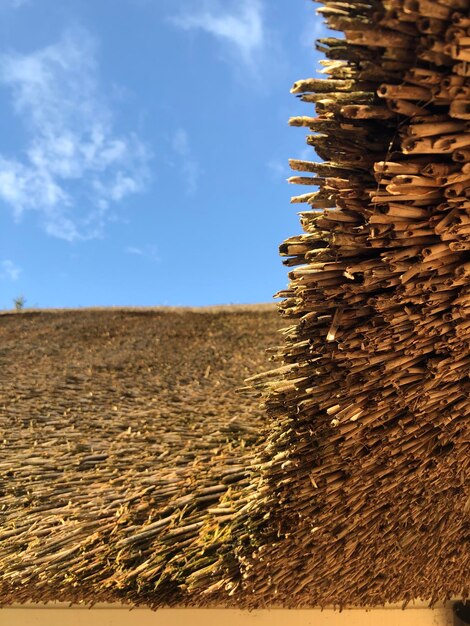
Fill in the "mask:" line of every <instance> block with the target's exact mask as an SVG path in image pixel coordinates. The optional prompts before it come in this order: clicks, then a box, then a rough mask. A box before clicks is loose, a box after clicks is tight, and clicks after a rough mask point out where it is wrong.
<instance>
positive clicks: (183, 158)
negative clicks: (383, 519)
mask: <svg viewBox="0 0 470 626" xmlns="http://www.w3.org/2000/svg"><path fill="white" fill-rule="evenodd" d="M171 143H172V148H173V151H174V152H175V154H176V156H177V157H178V159H179V161H180V162H181V171H182V174H183V178H184V183H185V186H186V192H187V194H188V195H193V194H194V193H196V191H197V185H198V179H199V174H200V167H199V163H198V162H197V161H196V159H194V157H193V156H192V152H191V147H190V145H189V137H188V133H187V132H186V131H185V129H184V128H178V129H177V131H176V132H175V134H174V135H173V138H172V142H171Z"/></svg>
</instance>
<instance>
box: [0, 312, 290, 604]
mask: <svg viewBox="0 0 470 626" xmlns="http://www.w3.org/2000/svg"><path fill="white" fill-rule="evenodd" d="M281 324H282V322H281V320H280V319H279V317H278V315H277V314H276V310H275V307H274V306H259V307H256V306H254V307H223V308H219V309H208V310H204V309H202V310H184V309H183V310H175V309H173V310H171V309H170V310H154V311H152V310H141V311H139V310H135V311H128V310H95V311H93V310H90V311H62V312H61V311H57V312H37V313H28V312H24V313H21V314H15V313H12V314H4V315H0V345H1V352H0V371H1V380H2V384H1V396H0V427H1V432H2V437H1V443H0V476H1V479H2V485H1V489H2V493H1V499H0V504H1V507H0V602H1V603H5V604H9V603H11V602H25V601H29V600H33V601H36V602H40V601H49V600H61V601H75V602H76V601H79V600H82V601H85V602H87V603H95V602H100V601H102V602H103V601H105V602H118V601H128V602H134V603H145V604H150V605H159V604H176V603H184V602H185V601H186V600H185V587H189V588H190V589H192V588H193V587H194V588H197V586H198V577H197V576H196V577H193V579H191V574H194V573H195V572H197V571H199V570H201V569H202V568H204V567H206V566H207V565H210V564H212V563H214V562H215V561H217V559H218V552H217V550H218V549H219V550H220V547H221V546H223V544H224V541H225V540H226V537H225V536H224V532H225V530H224V529H225V528H226V526H227V525H228V523H229V521H230V520H231V519H232V517H233V513H234V509H233V507H234V505H235V504H236V506H237V507H241V506H242V500H243V499H244V498H245V499H246V497H247V494H245V493H244V490H245V489H246V487H247V485H248V484H249V482H250V471H249V466H250V463H251V458H252V450H253V447H254V445H255V444H257V443H259V441H260V437H261V436H262V431H263V427H264V425H265V422H266V417H265V415H264V413H263V412H262V411H261V410H260V408H259V401H258V400H257V399H256V398H253V397H252V395H250V396H248V395H247V392H246V391H241V392H237V389H238V388H240V387H242V386H243V385H244V380H245V378H247V376H250V375H252V374H254V373H256V372H258V371H259V370H260V368H261V369H263V368H264V369H265V368H266V365H267V361H266V355H265V349H266V348H268V347H269V346H272V345H275V344H276V343H278V342H279V337H278V328H279V326H280V325H281ZM217 535H218V536H217ZM205 543H207V550H206V551H205V552H204V551H203V548H204V544H205Z"/></svg>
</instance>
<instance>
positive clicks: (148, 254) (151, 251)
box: [124, 244, 160, 263]
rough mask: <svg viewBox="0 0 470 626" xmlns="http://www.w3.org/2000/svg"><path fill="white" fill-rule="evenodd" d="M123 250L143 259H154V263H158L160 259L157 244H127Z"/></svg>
mask: <svg viewBox="0 0 470 626" xmlns="http://www.w3.org/2000/svg"><path fill="white" fill-rule="evenodd" d="M124 252H126V253H127V254H133V255H134V256H140V257H143V258H145V259H149V260H150V261H154V262H155V263H158V262H159V261H160V257H159V256H158V250H157V246H155V245H152V244H151V245H146V246H143V247H137V246H127V248H125V249H124Z"/></svg>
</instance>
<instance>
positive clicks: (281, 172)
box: [266, 159, 289, 180]
mask: <svg viewBox="0 0 470 626" xmlns="http://www.w3.org/2000/svg"><path fill="white" fill-rule="evenodd" d="M266 166H267V168H268V170H269V171H270V172H271V174H272V175H273V177H274V178H277V179H280V178H282V179H284V180H285V179H286V178H287V177H288V176H289V166H288V165H287V163H284V161H280V160H279V159H271V160H270V161H268V162H267V163H266Z"/></svg>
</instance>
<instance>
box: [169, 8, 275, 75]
mask: <svg viewBox="0 0 470 626" xmlns="http://www.w3.org/2000/svg"><path fill="white" fill-rule="evenodd" d="M222 7H223V8H222ZM232 7H233V8H232V10H230V9H227V0H224V2H223V4H221V3H219V2H217V0H212V1H210V2H209V3H207V2H206V8H205V9H202V10H199V11H197V12H194V13H191V12H185V13H184V14H182V15H179V16H177V17H174V18H173V19H172V22H173V23H174V24H176V25H177V26H179V27H180V28H182V29H184V30H193V29H196V30H202V31H205V32H206V33H209V34H210V35H213V36H214V37H216V38H217V39H218V40H219V41H221V42H223V43H224V44H226V45H228V46H230V48H231V49H232V51H234V52H236V53H237V55H238V57H239V58H240V59H241V60H242V61H243V62H244V63H245V64H246V65H248V66H253V65H254V64H255V62H256V56H257V54H258V53H259V52H260V51H261V49H262V47H263V45H264V42H265V32H264V24H263V10H262V9H263V7H262V2H261V0H242V1H240V0H239V1H238V2H235V1H234V2H232Z"/></svg>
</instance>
